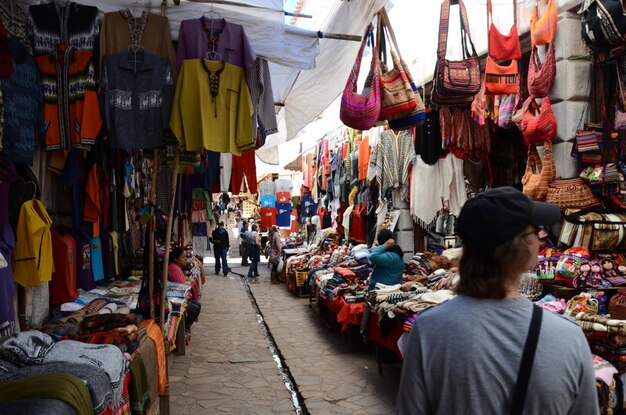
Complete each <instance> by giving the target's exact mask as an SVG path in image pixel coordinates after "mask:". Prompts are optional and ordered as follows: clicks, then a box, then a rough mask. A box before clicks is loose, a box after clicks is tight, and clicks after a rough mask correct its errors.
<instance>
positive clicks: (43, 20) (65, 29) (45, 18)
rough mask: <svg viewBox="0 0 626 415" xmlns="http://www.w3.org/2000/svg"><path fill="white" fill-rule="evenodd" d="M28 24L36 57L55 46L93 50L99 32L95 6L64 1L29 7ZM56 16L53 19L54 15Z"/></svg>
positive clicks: (52, 49) (48, 51)
mask: <svg viewBox="0 0 626 415" xmlns="http://www.w3.org/2000/svg"><path fill="white" fill-rule="evenodd" d="M28 10H29V13H30V19H29V20H30V21H29V25H30V27H31V28H32V31H33V45H34V47H35V56H39V55H46V54H48V53H50V52H52V51H54V50H56V48H57V46H58V45H69V46H72V47H73V48H75V49H78V50H83V51H88V52H93V53H95V56H98V55H97V53H96V52H97V51H94V46H96V38H97V37H98V34H99V26H98V8H97V7H92V6H83V5H80V4H77V3H74V2H71V1H70V2H67V4H66V5H65V6H61V5H60V4H59V2H57V1H52V2H50V3H47V4H40V5H36V6H30V8H29V9H28ZM55 17H56V18H55Z"/></svg>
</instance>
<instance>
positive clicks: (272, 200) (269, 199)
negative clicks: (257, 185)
mask: <svg viewBox="0 0 626 415" xmlns="http://www.w3.org/2000/svg"><path fill="white" fill-rule="evenodd" d="M259 202H260V204H261V207H276V196H275V195H261V197H260V200H259Z"/></svg>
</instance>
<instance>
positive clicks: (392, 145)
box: [374, 130, 415, 200]
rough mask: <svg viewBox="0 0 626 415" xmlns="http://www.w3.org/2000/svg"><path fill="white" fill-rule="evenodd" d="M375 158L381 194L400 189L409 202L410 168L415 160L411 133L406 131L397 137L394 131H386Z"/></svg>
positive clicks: (402, 196) (382, 135)
mask: <svg viewBox="0 0 626 415" xmlns="http://www.w3.org/2000/svg"><path fill="white" fill-rule="evenodd" d="M375 156H376V160H375V161H374V165H375V166H376V177H377V178H378V183H379V184H380V189H381V193H382V194H384V193H385V192H386V191H387V190H388V189H398V190H399V191H400V196H401V198H402V199H403V200H408V196H409V175H410V171H409V167H410V166H411V163H413V159H414V158H415V153H414V149H413V136H412V135H411V133H410V132H409V131H406V130H404V131H401V132H400V133H398V135H396V134H395V132H394V131H393V130H386V131H384V132H383V133H382V134H381V140H380V142H379V143H378V145H377V149H376V152H375Z"/></svg>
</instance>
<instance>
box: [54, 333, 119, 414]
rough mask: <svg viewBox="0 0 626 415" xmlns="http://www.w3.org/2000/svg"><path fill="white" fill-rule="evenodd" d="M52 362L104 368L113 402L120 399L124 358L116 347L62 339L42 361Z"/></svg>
mask: <svg viewBox="0 0 626 415" xmlns="http://www.w3.org/2000/svg"><path fill="white" fill-rule="evenodd" d="M53 362H66V363H81V364H88V365H92V366H95V367H98V368H100V369H102V370H104V371H105V373H106V374H107V376H108V378H109V384H110V385H111V391H112V392H113V402H114V403H117V402H118V401H119V400H120V398H121V391H122V387H121V386H122V379H123V378H124V375H125V373H126V359H125V358H124V356H123V354H122V351H121V350H120V349H119V348H118V347H116V346H113V345H109V344H86V343H81V342H78V341H74V340H62V341H60V342H58V343H56V344H55V345H54V347H52V349H51V350H50V351H49V352H48V354H47V355H46V356H45V358H44V363H53Z"/></svg>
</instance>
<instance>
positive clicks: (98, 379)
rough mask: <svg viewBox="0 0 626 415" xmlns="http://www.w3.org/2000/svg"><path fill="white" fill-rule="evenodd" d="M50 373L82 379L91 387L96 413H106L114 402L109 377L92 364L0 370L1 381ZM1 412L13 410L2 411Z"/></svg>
mask: <svg viewBox="0 0 626 415" xmlns="http://www.w3.org/2000/svg"><path fill="white" fill-rule="evenodd" d="M49 373H68V374H70V375H74V376H76V377H77V378H79V379H80V380H82V381H83V382H84V384H85V385H86V386H87V389H89V395H90V396H91V402H92V405H93V412H94V413H95V414H96V415H99V414H101V413H104V412H105V411H106V410H107V406H108V405H111V404H112V401H113V391H112V390H111V385H110V383H109V377H108V376H107V374H106V373H105V372H104V371H103V370H101V369H99V368H97V367H95V366H92V365H85V364H76V363H71V364H70V363H64V362H59V363H44V364H41V365H33V366H26V367H22V368H17V369H15V370H13V371H10V372H1V371H0V381H9V380H20V379H25V378H30V377H32V376H39V375H45V374H49ZM0 413H11V412H1V411H0ZM39 413H42V412H39ZM46 413H47V412H46Z"/></svg>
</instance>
